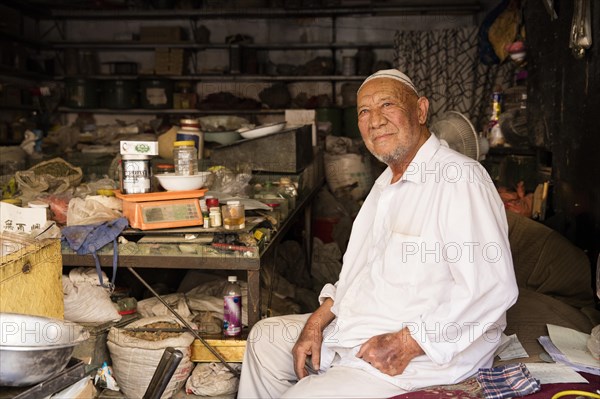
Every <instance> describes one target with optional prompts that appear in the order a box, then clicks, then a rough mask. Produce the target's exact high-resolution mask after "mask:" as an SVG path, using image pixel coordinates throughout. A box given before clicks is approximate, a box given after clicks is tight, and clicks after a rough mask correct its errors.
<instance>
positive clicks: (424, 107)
mask: <svg viewBox="0 0 600 399" xmlns="http://www.w3.org/2000/svg"><path fill="white" fill-rule="evenodd" d="M417 108H418V109H419V123H420V124H421V125H424V124H425V122H427V112H429V100H428V99H427V97H419V99H418V100H417Z"/></svg>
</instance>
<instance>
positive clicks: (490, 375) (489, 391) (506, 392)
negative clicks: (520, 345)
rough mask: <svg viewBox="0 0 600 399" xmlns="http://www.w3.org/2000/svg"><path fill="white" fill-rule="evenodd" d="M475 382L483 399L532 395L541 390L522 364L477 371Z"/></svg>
mask: <svg viewBox="0 0 600 399" xmlns="http://www.w3.org/2000/svg"><path fill="white" fill-rule="evenodd" d="M477 381H478V382H479V384H480V385H481V388H482V389H483V395H484V397H485V399H505V398H514V397H521V396H525V395H529V394H532V393H534V392H537V391H539V390H540V389H541V386H540V383H539V381H538V380H536V379H535V378H533V377H532V376H531V374H530V373H529V370H527V367H525V365H524V364H523V363H515V364H508V365H504V366H498V367H494V368H489V369H479V371H478V372H477Z"/></svg>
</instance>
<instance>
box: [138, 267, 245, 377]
mask: <svg viewBox="0 0 600 399" xmlns="http://www.w3.org/2000/svg"><path fill="white" fill-rule="evenodd" d="M127 269H129V271H130V272H131V273H132V274H133V275H134V276H135V278H137V279H138V280H140V282H141V283H142V284H143V285H144V287H146V288H147V289H148V290H149V291H150V292H151V293H152V295H154V296H155V297H156V299H158V300H159V301H160V302H161V303H162V304H163V305H165V306H166V307H167V309H169V312H171V313H173V315H174V316H175V317H177V319H178V320H179V321H180V322H181V323H183V325H184V326H185V327H186V328H187V329H188V331H189V332H190V333H192V335H193V336H194V337H196V339H197V340H199V341H200V342H201V343H202V345H204V346H206V349H208V350H209V351H210V353H212V354H213V355H215V357H216V358H217V359H219V361H220V362H221V363H223V365H224V366H225V367H227V369H228V370H229V371H231V373H232V374H233V375H235V376H236V377H238V378H239V376H240V373H239V372H238V371H237V370H236V369H234V368H233V367H231V366H230V365H229V363H227V361H226V360H225V359H224V358H223V356H221V354H220V353H219V352H217V351H216V350H215V348H213V347H212V346H210V344H209V343H208V342H206V340H205V339H204V338H202V337H201V336H200V334H198V333H197V332H196V330H195V329H194V328H193V327H192V326H191V325H190V324H189V323H188V322H187V321H186V320H185V319H184V318H183V317H181V315H179V313H177V312H176V311H175V309H173V308H172V307H171V305H169V304H168V303H167V302H166V301H165V300H164V299H162V298H161V296H160V295H159V294H158V293H157V292H156V291H154V289H153V288H152V287H150V285H149V284H148V283H147V282H146V281H145V280H144V279H143V278H142V276H140V275H139V274H138V273H137V272H136V271H135V270H133V268H132V267H129V266H128V267H127Z"/></svg>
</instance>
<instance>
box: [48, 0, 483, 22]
mask: <svg viewBox="0 0 600 399" xmlns="http://www.w3.org/2000/svg"><path fill="white" fill-rule="evenodd" d="M479 11H481V5H480V4H479V2H478V1H476V0H463V1H446V2H436V3H435V4H423V3H418V2H414V4H407V5H397V6H375V5H368V6H360V7H358V6H357V7H322V8H287V9H285V8H246V7H240V8H237V9H235V8H215V9H210V8H207V9H180V10H129V9H114V10H106V9H93V10H52V11H51V12H50V14H49V15H48V16H44V17H42V18H47V19H84V20H85V19H93V20H100V19H121V20H123V19H154V20H167V19H184V20H189V19H198V20H201V19H208V18H211V19H215V18H220V19H228V18H232V19H233V18H235V19H239V18H244V19H256V18H260V19H276V18H307V17H308V18H318V17H343V16H352V15H373V16H396V15H423V14H430V15H472V14H475V13H477V12H479Z"/></svg>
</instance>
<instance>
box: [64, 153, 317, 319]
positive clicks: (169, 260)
mask: <svg viewBox="0 0 600 399" xmlns="http://www.w3.org/2000/svg"><path fill="white" fill-rule="evenodd" d="M323 176H324V174H323V166H322V161H321V157H320V156H316V157H315V160H314V161H313V162H312V163H311V165H310V166H309V167H307V168H306V169H305V170H304V171H303V172H302V181H303V187H301V190H299V195H298V198H297V199H296V206H295V207H294V208H293V209H292V210H290V212H289V215H288V217H287V218H286V219H285V220H284V221H282V222H281V225H280V227H279V229H278V231H277V232H276V233H275V234H274V235H273V236H272V237H271V240H270V241H269V242H268V243H267V244H266V245H265V246H264V247H263V248H261V249H260V251H255V253H253V254H248V253H246V254H238V253H235V254H223V253H222V252H216V251H215V250H214V249H212V248H210V247H209V246H204V245H198V247H197V248H198V250H197V251H196V253H194V254H186V253H180V254H176V255H175V254H168V255H163V254H156V253H142V251H141V250H140V247H139V245H140V244H135V247H134V246H131V247H134V248H135V249H131V248H130V247H127V244H124V245H123V244H120V245H119V257H118V265H119V267H127V266H128V267H132V268H160V269H202V270H245V271H246V272H247V282H248V305H247V308H248V325H249V327H251V326H253V325H254V324H255V323H256V322H257V321H259V320H260V318H261V314H260V313H261V298H260V273H261V270H264V269H265V268H266V267H269V266H271V265H273V262H275V253H276V247H277V245H278V244H279V243H280V242H281V240H282V239H283V237H284V236H285V234H286V232H288V231H289V229H290V228H291V227H292V226H293V225H294V223H296V222H298V221H299V217H300V216H302V217H303V219H304V223H305V232H306V233H305V235H304V237H303V241H304V242H303V247H304V250H305V253H306V259H307V262H310V259H311V240H312V237H311V234H310V231H311V203H312V200H313V198H314V196H315V195H316V193H317V192H318V191H319V189H320V187H321V186H322V185H323V183H324V178H323ZM198 251H199V252H198ZM98 255H99V259H100V264H101V265H102V267H110V266H112V245H107V246H106V247H105V248H103V249H102V250H101V251H100V252H99V253H98ZM62 260H63V266H85V267H95V262H94V258H93V257H92V256H91V255H77V254H76V253H74V252H73V251H72V250H70V249H64V246H63V253H62Z"/></svg>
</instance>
